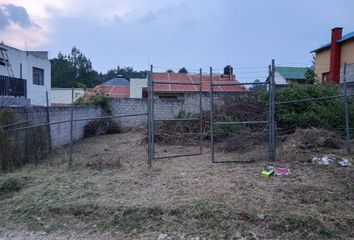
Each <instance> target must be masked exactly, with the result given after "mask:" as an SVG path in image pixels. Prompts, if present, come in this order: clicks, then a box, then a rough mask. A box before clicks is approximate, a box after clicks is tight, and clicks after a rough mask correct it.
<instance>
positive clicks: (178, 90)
mask: <svg viewBox="0 0 354 240" xmlns="http://www.w3.org/2000/svg"><path fill="white" fill-rule="evenodd" d="M159 71H161V70H159ZM203 84H204V82H203V75H202V70H200V71H199V73H191V72H180V73H175V72H172V71H170V70H169V69H164V70H162V71H161V72H154V69H153V68H151V72H150V78H149V87H150V94H149V101H150V109H149V111H150V112H151V115H150V117H151V119H150V129H151V136H150V141H151V149H150V151H151V158H152V159H164V158H171V157H182V156H192V155H200V154H201V153H202V140H203V139H202V138H203V136H202V134H203V126H202V118H203V106H202V105H203ZM204 92H205V91H204Z"/></svg>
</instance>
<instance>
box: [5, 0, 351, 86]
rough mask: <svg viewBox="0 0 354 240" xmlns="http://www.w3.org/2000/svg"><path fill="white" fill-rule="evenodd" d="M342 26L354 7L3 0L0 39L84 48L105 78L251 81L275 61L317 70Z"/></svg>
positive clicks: (310, 1) (224, 0)
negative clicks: (153, 74) (224, 72)
mask: <svg viewBox="0 0 354 240" xmlns="http://www.w3.org/2000/svg"><path fill="white" fill-rule="evenodd" d="M336 26H340V27H343V28H344V33H348V32H352V31H354V1H353V0H336V1H334V0H296V1H295V0H293V1H284V0H267V1H265V0H0V40H3V41H4V42H5V43H6V44H8V45H12V46H15V47H17V48H20V49H28V50H45V51H49V52H50V57H55V56H57V54H58V52H59V51H61V52H63V53H68V52H69V51H70V49H71V47H72V46H77V47H78V48H79V49H80V50H81V51H82V52H84V53H85V54H86V56H88V57H89V58H90V59H91V61H92V63H93V67H94V68H95V69H96V70H98V71H103V72H105V71H107V70H108V69H111V68H113V67H116V66H117V65H120V66H133V67H134V68H136V69H139V70H144V69H147V68H148V65H149V64H154V65H155V66H158V67H161V68H157V70H159V71H164V70H166V69H168V68H171V69H174V68H180V67H182V66H185V67H186V68H187V69H189V70H190V71H196V70H197V69H198V68H200V67H202V68H203V69H204V71H207V69H208V68H209V66H213V67H214V68H216V69H217V70H219V69H222V68H223V67H224V66H225V65H227V64H231V65H232V66H233V67H234V68H235V69H236V75H238V76H239V78H241V80H242V81H246V80H247V78H248V77H249V78H253V79H254V78H255V77H258V76H257V74H256V73H248V72H259V74H258V75H259V77H262V76H265V75H266V74H265V70H266V69H265V68H264V69H263V68H261V67H266V66H267V65H268V64H269V62H270V60H271V59H272V58H274V59H275V60H276V63H278V64H281V65H289V66H301V65H309V64H311V60H312V55H311V54H310V53H309V52H310V51H311V50H313V49H314V48H317V47H319V46H320V45H322V44H324V43H327V42H329V39H330V29H331V28H333V27H336ZM256 69H259V70H256Z"/></svg>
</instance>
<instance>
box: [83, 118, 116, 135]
mask: <svg viewBox="0 0 354 240" xmlns="http://www.w3.org/2000/svg"><path fill="white" fill-rule="evenodd" d="M84 131H85V137H90V136H99V135H103V134H115V133H121V132H122V127H121V125H120V124H119V123H117V122H115V121H113V120H111V119H98V120H92V121H90V122H88V123H87V124H86V125H85V127H84Z"/></svg>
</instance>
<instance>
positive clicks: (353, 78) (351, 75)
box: [340, 63, 354, 83]
mask: <svg viewBox="0 0 354 240" xmlns="http://www.w3.org/2000/svg"><path fill="white" fill-rule="evenodd" d="M343 76H344V65H342V66H341V68H340V82H341V83H342V82H343ZM346 81H347V82H354V63H352V64H347V70H346Z"/></svg>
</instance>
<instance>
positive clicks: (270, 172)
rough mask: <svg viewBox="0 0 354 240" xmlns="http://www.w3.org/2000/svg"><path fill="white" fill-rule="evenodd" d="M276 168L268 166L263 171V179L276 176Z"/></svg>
mask: <svg viewBox="0 0 354 240" xmlns="http://www.w3.org/2000/svg"><path fill="white" fill-rule="evenodd" d="M274 169H275V168H274V167H273V166H267V167H265V168H263V169H262V173H261V177H263V178H269V177H270V176H272V175H274Z"/></svg>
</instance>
